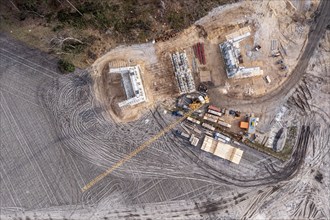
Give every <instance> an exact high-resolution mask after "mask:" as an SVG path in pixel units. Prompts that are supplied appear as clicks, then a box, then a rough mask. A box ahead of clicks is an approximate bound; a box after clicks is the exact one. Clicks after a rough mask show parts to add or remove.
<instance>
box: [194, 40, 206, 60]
mask: <svg viewBox="0 0 330 220" xmlns="http://www.w3.org/2000/svg"><path fill="white" fill-rule="evenodd" d="M193 49H194V53H195V57H197V59H198V60H199V63H200V64H203V65H205V64H206V59H205V51H204V43H199V42H198V43H197V44H195V45H194V46H193Z"/></svg>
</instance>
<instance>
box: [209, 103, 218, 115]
mask: <svg viewBox="0 0 330 220" xmlns="http://www.w3.org/2000/svg"><path fill="white" fill-rule="evenodd" d="M208 109H209V110H213V111H216V112H220V113H221V109H220V108H218V107H216V106H214V105H209V107H208Z"/></svg>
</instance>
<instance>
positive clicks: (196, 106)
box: [189, 101, 201, 110]
mask: <svg viewBox="0 0 330 220" xmlns="http://www.w3.org/2000/svg"><path fill="white" fill-rule="evenodd" d="M200 105H201V103H200V102H198V101H194V102H193V103H191V104H189V108H190V109H191V110H196V109H198V107H199V106H200Z"/></svg>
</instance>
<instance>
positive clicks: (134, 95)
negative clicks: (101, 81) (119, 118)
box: [109, 65, 147, 108]
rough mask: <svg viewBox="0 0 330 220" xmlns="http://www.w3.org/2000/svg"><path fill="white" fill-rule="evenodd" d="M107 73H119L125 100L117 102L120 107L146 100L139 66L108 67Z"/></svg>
mask: <svg viewBox="0 0 330 220" xmlns="http://www.w3.org/2000/svg"><path fill="white" fill-rule="evenodd" d="M109 69H110V70H109V73H110V74H111V73H120V74H121V79H122V84H123V87H124V90H125V94H126V100H125V101H122V102H120V103H118V106H119V107H120V108H122V107H126V106H132V105H136V104H139V103H141V102H145V101H146V100H147V98H146V95H145V92H144V88H143V83H142V79H141V75H140V67H139V66H138V65H137V66H129V67H120V68H111V67H109Z"/></svg>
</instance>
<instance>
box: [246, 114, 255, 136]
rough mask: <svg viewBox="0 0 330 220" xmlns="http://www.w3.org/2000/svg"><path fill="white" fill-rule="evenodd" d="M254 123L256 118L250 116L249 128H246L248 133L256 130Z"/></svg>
mask: <svg viewBox="0 0 330 220" xmlns="http://www.w3.org/2000/svg"><path fill="white" fill-rule="evenodd" d="M256 123H257V119H256V118H255V117H250V119H249V128H248V133H249V134H254V133H255V132H256Z"/></svg>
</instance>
